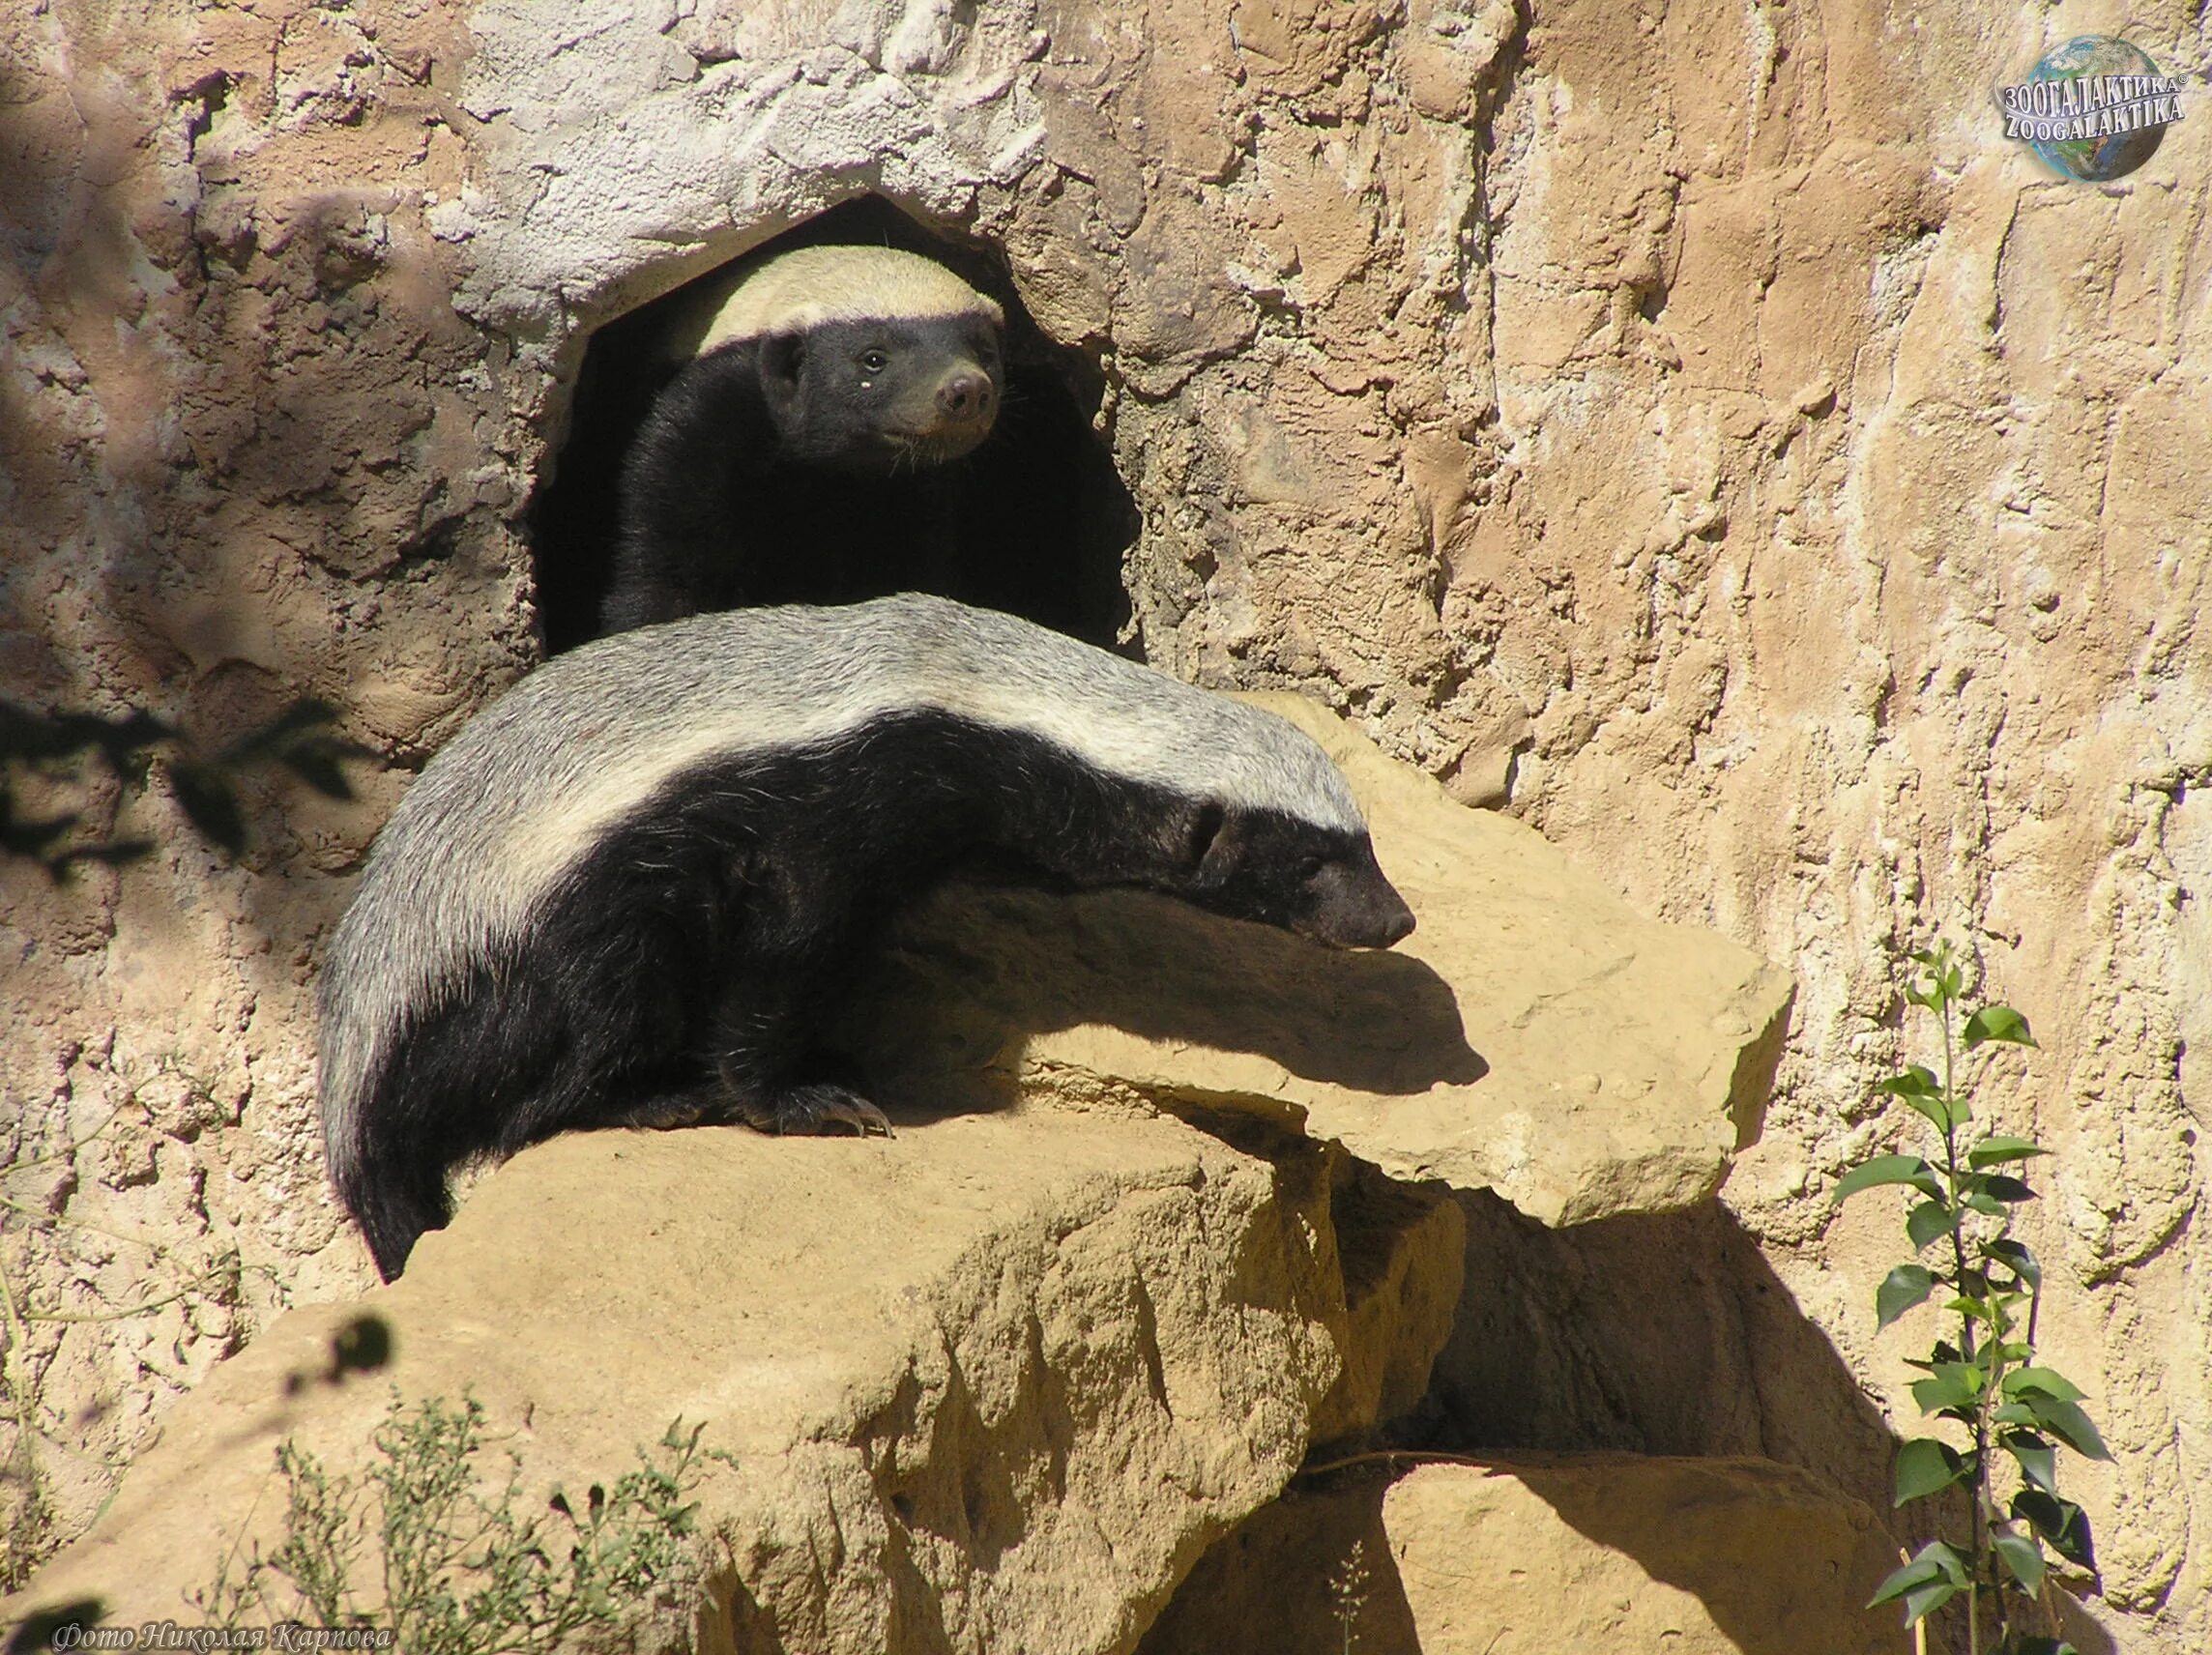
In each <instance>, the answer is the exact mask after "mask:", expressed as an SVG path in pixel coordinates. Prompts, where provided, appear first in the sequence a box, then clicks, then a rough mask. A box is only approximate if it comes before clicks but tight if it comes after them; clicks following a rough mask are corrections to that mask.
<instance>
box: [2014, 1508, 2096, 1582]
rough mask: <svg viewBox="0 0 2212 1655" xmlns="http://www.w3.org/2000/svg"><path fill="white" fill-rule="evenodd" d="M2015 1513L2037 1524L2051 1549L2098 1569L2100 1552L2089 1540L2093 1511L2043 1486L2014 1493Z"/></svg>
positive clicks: (2071, 1561)
mask: <svg viewBox="0 0 2212 1655" xmlns="http://www.w3.org/2000/svg"><path fill="white" fill-rule="evenodd" d="M2012 1514H2013V1516H2015V1517H2017V1518H2020V1519H2021V1520H2022V1521H2023V1522H2026V1523H2030V1524H2034V1525H2035V1532H2036V1533H2038V1534H2040V1535H2042V1536H2043V1538H2044V1539H2046V1540H2048V1541H2050V1542H2051V1549H2052V1551H2053V1552H2055V1553H2058V1554H2059V1556H2061V1557H2063V1558H2065V1559H2066V1560H2067V1561H2068V1562H2069V1563H2077V1564H2080V1565H2081V1567H2082V1568H2084V1569H2086V1570H2088V1571H2089V1572H2090V1573H2091V1574H2092V1575H2093V1574H2095V1573H2096V1572H2097V1553H2096V1549H2095V1547H2094V1546H2093V1545H2092V1544H2091V1543H2090V1539H2089V1514H2088V1513H2087V1512H2085V1511H2083V1510H2082V1509H2081V1507H2080V1506H2078V1505H2076V1504H2075V1503H2074V1502H2073V1501H2072V1500H2069V1499H2060V1498H2059V1497H2058V1496H2057V1495H2053V1494H2049V1493H2046V1492H2045V1491H2044V1490H2042V1489H2022V1490H2021V1491H2020V1493H2018V1494H2016V1495H2013V1496H2012Z"/></svg>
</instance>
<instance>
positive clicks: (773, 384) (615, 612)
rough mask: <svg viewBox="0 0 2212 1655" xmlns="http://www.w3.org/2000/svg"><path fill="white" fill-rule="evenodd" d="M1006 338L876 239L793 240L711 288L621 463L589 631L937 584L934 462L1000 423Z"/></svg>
mask: <svg viewBox="0 0 2212 1655" xmlns="http://www.w3.org/2000/svg"><path fill="white" fill-rule="evenodd" d="M1004 327H1005V316H1004V312H1003V311H1002V310H1001V308H1000V306H999V305H998V304H997V303H996V302H995V301H993V300H991V299H989V298H987V297H985V296H984V295H983V294H980V293H977V292H976V291H975V289H974V288H972V287H970V286H969V285H968V284H967V283H966V282H965V281H963V280H962V279H961V278H960V277H959V276H955V275H954V274H953V273H952V272H951V271H950V270H948V269H946V267H945V266H944V265H941V264H939V263H937V262H936V261H934V260H932V259H927V258H924V257H922V256H921V255H920V254H918V253H910V252H901V251H898V250H895V249H893V248H889V247H800V248H797V249H794V250H793V251H790V252H786V253H780V254H777V255H775V256H773V257H771V258H770V259H768V260H767V261H765V262H764V263H761V264H759V265H757V266H754V267H752V268H750V269H748V270H746V271H743V272H742V273H741V274H740V275H739V276H736V277H733V278H730V279H728V280H725V281H723V282H721V283H718V284H716V285H714V286H713V287H711V288H710V289H709V291H708V292H707V293H706V294H705V295H703V296H702V297H701V299H700V300H699V301H698V302H696V303H695V304H694V305H692V306H691V307H690V308H689V310H688V311H687V313H686V314H685V315H684V318H683V319H682V320H681V321H680V322H679V324H678V325H677V327H676V328H675V329H674V330H673V331H672V334H671V336H670V346H671V350H672V353H673V354H674V355H675V356H676V357H678V358H681V359H686V361H687V365H685V366H684V368H683V369H682V371H681V372H679V373H678V374H677V376H676V378H675V379H674V380H672V381H671V382H670V383H669V385H668V387H667V389H666V390H664V391H663V392H661V393H660V395H659V396H658V397H657V398H656V399H655V403H654V405H653V408H652V411H651V412H650V413H649V414H648V415H647V417H646V421H645V423H644V425H643V427H642V428H641V429H640V430H639V432H638V434H637V436H636V438H635V439H634V440H633V442H632V444H631V446H630V450H629V452H628V454H627V456H626V458H625V461H624V464H623V473H622V482H621V491H620V492H621V502H620V508H619V514H620V521H619V526H618V529H617V535H616V547H615V565H614V577H613V580H612V583H611V585H610V587H609V589H608V592H607V595H606V598H605V600H604V602H603V604H602V606H601V609H600V629H601V631H602V632H620V631H625V630H627V629H628V628H630V627H632V626H643V625H649V624H653V623H655V622H658V621H671V620H675V619H678V618H679V617H682V616H685V615H694V614H698V613H700V612H702V611H705V610H713V609H725V608H729V607H731V606H733V605H737V604H769V603H778V602H788V601H791V600H794V599H797V598H801V597H812V598H855V597H872V596H881V595H884V594H886V593H889V592H893V591H899V590H904V589H909V588H915V587H936V588H943V587H945V586H946V585H947V584H949V583H950V582H951V572H950V570H951V566H953V565H954V564H956V562H957V559H958V556H959V548H958V544H957V541H958V533H959V531H958V520H959V516H960V503H959V499H958V495H959V490H960V487H961V485H962V480H963V479H960V478H959V477H957V476H955V475H952V474H951V473H950V472H948V470H947V468H949V467H952V465H953V462H955V461H958V460H960V459H962V458H963V457H965V456H966V455H968V454H970V453H972V452H973V451H974V450H975V449H976V447H977V446H978V445H980V444H981V443H982V442H983V441H984V439H985V438H987V437H988V436H989V435H990V434H991V428H992V425H993V423H994V421H996V420H997V418H998V414H999V406H1000V402H1001V399H1002V397H1003V395H1004V366H1003V363H1002V354H1003V348H1004ZM763 547H775V548H779V549H780V548H797V549H799V550H800V552H801V554H802V556H801V562H800V567H799V568H798V569H796V570H788V569H779V568H777V567H776V566H773V564H772V562H764V560H762V559H761V558H760V557H759V556H758V552H759V549H760V548H763Z"/></svg>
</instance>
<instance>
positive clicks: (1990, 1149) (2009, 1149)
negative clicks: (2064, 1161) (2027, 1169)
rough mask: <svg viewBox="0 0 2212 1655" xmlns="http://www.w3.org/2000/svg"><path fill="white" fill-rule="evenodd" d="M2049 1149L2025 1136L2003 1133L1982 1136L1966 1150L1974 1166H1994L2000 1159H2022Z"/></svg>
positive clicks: (1968, 1159) (2045, 1152) (2045, 1153)
mask: <svg viewBox="0 0 2212 1655" xmlns="http://www.w3.org/2000/svg"><path fill="white" fill-rule="evenodd" d="M2050 1153H2051V1151H2050V1150H2049V1149H2046V1148H2045V1147H2043V1146H2042V1145H2040V1144H2036V1143H2033V1142H2031V1141H2030V1140H2028V1139H2025V1138H2014V1137H2010V1136H2008V1135H2006V1134H2004V1133H1997V1134H1995V1135H1994V1136H1992V1137H1989V1138H1984V1139H1983V1140H1982V1141H1981V1142H1980V1143H1979V1144H1976V1145H1975V1146H1974V1147H1972V1148H1970V1149H1968V1150H1967V1151H1966V1160H1967V1162H1968V1163H1969V1164H1970V1165H1972V1166H1974V1167H1977V1168H1979V1167H1994V1166H1995V1165H1997V1164H1998V1163H1999V1162H2000V1161H2024V1160H2026V1159H2027V1158H2028V1157H2029V1156H2031V1155H2048V1154H2050Z"/></svg>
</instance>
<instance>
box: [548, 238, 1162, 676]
mask: <svg viewBox="0 0 2212 1655" xmlns="http://www.w3.org/2000/svg"><path fill="white" fill-rule="evenodd" d="M826 243H841V244H861V245H870V246H877V247H898V248H902V249H904V250H906V251H909V252H917V253H922V254H926V255H928V256H929V257H932V258H935V259H937V260H939V261H940V262H942V263H944V264H946V265H947V266H949V267H950V268H952V269H953V270H954V271H956V272H958V273H959V275H960V276H962V277H964V278H965V279H966V280H967V281H968V282H969V283H970V284H971V285H973V286H974V287H975V288H976V289H977V290H978V291H980V292H983V293H987V294H989V295H990V296H991V297H992V298H994V299H996V300H997V301H998V302H999V303H1000V304H1001V305H1004V308H1005V313H1006V354H1005V376H1006V388H1005V397H1004V402H1003V404H1002V407H1001V411H1000V415H999V419H998V422H997V424H996V426H995V427H994V429H993V431H992V434H991V436H990V438H989V440H988V441H987V442H985V443H984V445H983V446H982V447H981V448H980V449H978V450H976V451H975V453H974V454H972V455H970V456H969V457H968V459H967V460H965V461H963V462H961V463H962V464H963V465H964V466H965V467H966V468H968V470H967V473H966V475H965V476H964V477H963V479H962V480H961V486H962V487H963V489H964V490H965V491H966V494H965V503H964V508H963V516H962V521H963V523H964V525H965V533H966V535H967V536H968V537H969V539H968V543H967V544H965V545H964V547H963V552H962V559H961V562H962V580H963V585H962V589H961V590H960V591H958V592H956V593H953V594H950V595H953V596H958V597H961V598H964V599H966V600H967V601H970V602H975V603H979V604H982V605H985V606H986V607H989V608H993V609H1003V610H1004V611H1006V612H1008V613H1009V614H1014V615H1020V616H1023V617H1025V618H1026V619H1028V620H1031V621H1034V622H1037V623H1039V624H1042V625H1046V626H1050V627H1052V628H1054V629H1055V630H1057V631H1061V632H1065V633H1068V634H1069V635H1071V636H1073V637H1077V638H1082V639H1084V640H1086V641H1088V642H1090V643H1093V644H1099V645H1103V646H1106V647H1109V648H1111V647H1113V645H1114V643H1115V640H1116V638H1117V636H1118V635H1119V634H1120V633H1121V629H1122V626H1123V624H1124V623H1125V622H1126V620H1127V618H1128V614H1129V603H1128V595H1127V594H1126V593H1125V592H1124V591H1123V590H1122V586H1121V565H1122V557H1123V554H1124V553H1125V552H1126V551H1127V549H1128V548H1129V546H1131V545H1132V544H1133V543H1134V542H1135V540H1136V537H1137V527H1138V513H1137V508H1136V503H1135V501H1134V500H1133V499H1132V498H1131V496H1130V494H1129V491H1128V489H1127V488H1125V487H1124V486H1123V485H1122V482H1121V477H1120V476H1119V474H1117V473H1116V471H1115V469H1114V462H1113V457H1112V455H1111V454H1110V453H1109V452H1108V451H1107V448H1106V445H1105V443H1104V441H1103V440H1102V439H1101V438H1100V437H1099V436H1098V434H1097V433H1096V432H1095V431H1094V430H1093V429H1092V427H1091V417H1092V415H1093V413H1094V412H1095V411H1096V410H1097V408H1098V406H1099V403H1100V399H1101V397H1102V395H1103V392H1104V383H1103V381H1102V379H1101V377H1100V375H1099V372H1098V369H1097V366H1096V364H1095V363H1092V362H1091V360H1090V359H1089V358H1088V357H1086V356H1084V355H1083V354H1082V353H1081V352H1079V351H1073V350H1068V349H1065V348H1063V347H1062V346H1061V345H1059V344H1057V343H1055V342H1054V341H1053V340H1052V339H1051V338H1049V337H1047V336H1046V335H1045V334H1044V333H1043V331H1042V330H1040V329H1039V328H1038V327H1037V326H1036V324H1035V323H1034V322H1033V320H1032V319H1031V317H1030V314H1029V312H1028V311H1027V310H1026V309H1025V308H1024V307H1023V305H1022V303H1021V300H1020V298H1019V297H1018V296H1017V295H1016V293H1015V291H1014V286H1013V283H1012V281H1011V280H1010V279H1009V278H1008V276H1007V275H1006V272H1005V269H1004V264H1003V262H1002V261H1001V259H1000V257H999V255H998V253H997V251H996V249H995V248H990V247H984V246H981V245H975V244H967V243H958V242H950V241H947V240H946V239H944V238H942V237H940V236H937V235H933V234H932V233H931V232H930V231H929V230H927V229H925V228H924V227H923V226H922V225H920V224H918V223H917V222H916V221H915V220H914V219H912V218H908V217H907V216H906V215H905V214H904V213H902V212H900V211H899V209H898V208H896V207H894V206H892V205H891V203H889V202H888V201H886V200H884V199H882V198H881V197H878V196H864V197H862V198H860V199H859V200H856V201H851V202H847V203H845V204H844V205H842V206H839V207H834V208H831V209H830V210H829V211H828V212H826V213H823V214H821V215H819V216H817V217H816V218H810V219H808V220H807V221H806V222H805V223H803V224H800V225H799V226H797V227H796V228H794V229H792V230H790V231H788V232H787V233H785V234H784V235H782V236H780V237H777V238H776V239H775V240H774V241H773V242H772V243H770V244H767V245H768V247H774V248H778V249H780V248H786V247H805V246H812V245H818V244H826ZM758 250H760V249H755V251H758ZM746 256H747V257H751V256H754V255H753V253H752V252H748V253H747V255H746ZM723 268H724V269H726V268H727V267H726V266H725V267H723ZM716 274H718V273H717V272H709V273H708V274H707V275H706V276H701V277H700V278H699V280H700V281H701V282H705V281H709V280H711V279H713V276H715V275H716ZM695 285H697V284H696V283H694V284H690V285H687V286H685V287H683V288H679V289H677V290H676V291H675V292H673V293H670V294H667V295H665V296H663V297H662V298H659V299H656V300H655V301H653V302H652V303H651V304H649V305H641V306H639V307H638V308H637V309H635V310H633V311H630V312H629V313H628V314H626V315H624V316H621V317H618V318H617V319H616V320H614V321H612V322H610V323H608V324H606V325H605V326H604V327H602V328H600V329H599V330H598V332H597V333H596V334H594V335H593V336H592V338H591V341H590V343H589V345H588V346H587V347H586V350H585V353H584V362H583V366H582V369H581V371H580V373H579V376H578V378H577V383H576V393H575V403H574V407H573V412H572V418H571V420H570V422H569V430H568V440H567V441H566V442H565V443H564V444H563V445H562V447H561V450H560V452H559V454H558V455H557V456H556V458H555V461H554V466H553V470H552V474H551V476H550V478H549V479H548V480H546V481H545V482H544V483H543V484H542V485H541V486H540V487H539V489H538V496H537V498H536V499H535V500H534V501H533V502H532V504H531V508H530V511H529V516H528V520H527V521H528V527H529V535H530V541H531V549H532V554H533V558H534V561H535V565H536V572H537V579H538V612H539V616H540V618H541V620H542V623H543V625H544V628H545V647H546V651H547V653H560V652H561V651H563V650H567V649H570V648H573V647H574V646H575V645H577V644H580V643H583V642H585V641H586V640H587V639H589V638H591V637H593V636H595V635H596V634H597V617H598V609H599V602H600V599H601V598H602V597H603V596H604V595H605V593H606V590H607V584H608V579H609V576H610V574H611V571H612V566H613V554H614V542H615V529H616V524H617V521H618V516H617V513H618V508H619V504H620V494H619V484H620V480H621V475H622V464H623V456H624V455H625V454H626V452H627V451H628V449H629V445H630V442H631V440H632V439H633V438H634V437H635V436H636V434H637V430H638V427H639V425H640V424H641V423H642V422H643V421H644V419H645V417H646V414H647V413H648V411H649V410H650V409H651V408H652V406H653V402H654V398H655V396H657V395H658V394H659V392H661V391H662V390H663V389H664V388H665V387H666V385H667V383H668V381H669V380H670V379H672V378H673V377H674V376H675V373H676V371H677V366H678V365H680V364H670V363H666V362H665V361H664V359H663V354H662V351H661V348H660V340H661V338H662V337H663V335H664V334H666V333H667V331H668V329H669V327H670V325H671V323H672V322H673V320H674V319H675V317H676V316H677V315H678V314H679V313H680V312H681V310H682V307H683V305H684V301H685V298H686V296H687V295H688V294H690V292H691V291H692V287H693V286H695ZM763 555H764V556H765V557H768V558H771V559H775V560H780V564H781V566H780V567H779V570H778V572H779V574H781V575H782V576H783V577H784V579H783V580H782V581H780V582H779V585H788V586H789V587H790V588H791V589H792V590H795V591H797V592H799V593H800V594H801V595H802V597H803V598H804V599H806V600H816V599H819V600H820V601H825V602H827V601H832V600H834V598H835V597H836V596H837V595H836V594H833V593H829V592H820V593H814V592H809V591H808V590H807V587H806V573H807V560H808V548H806V547H804V546H799V545H792V546H779V547H770V548H766V549H764V552H763Z"/></svg>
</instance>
